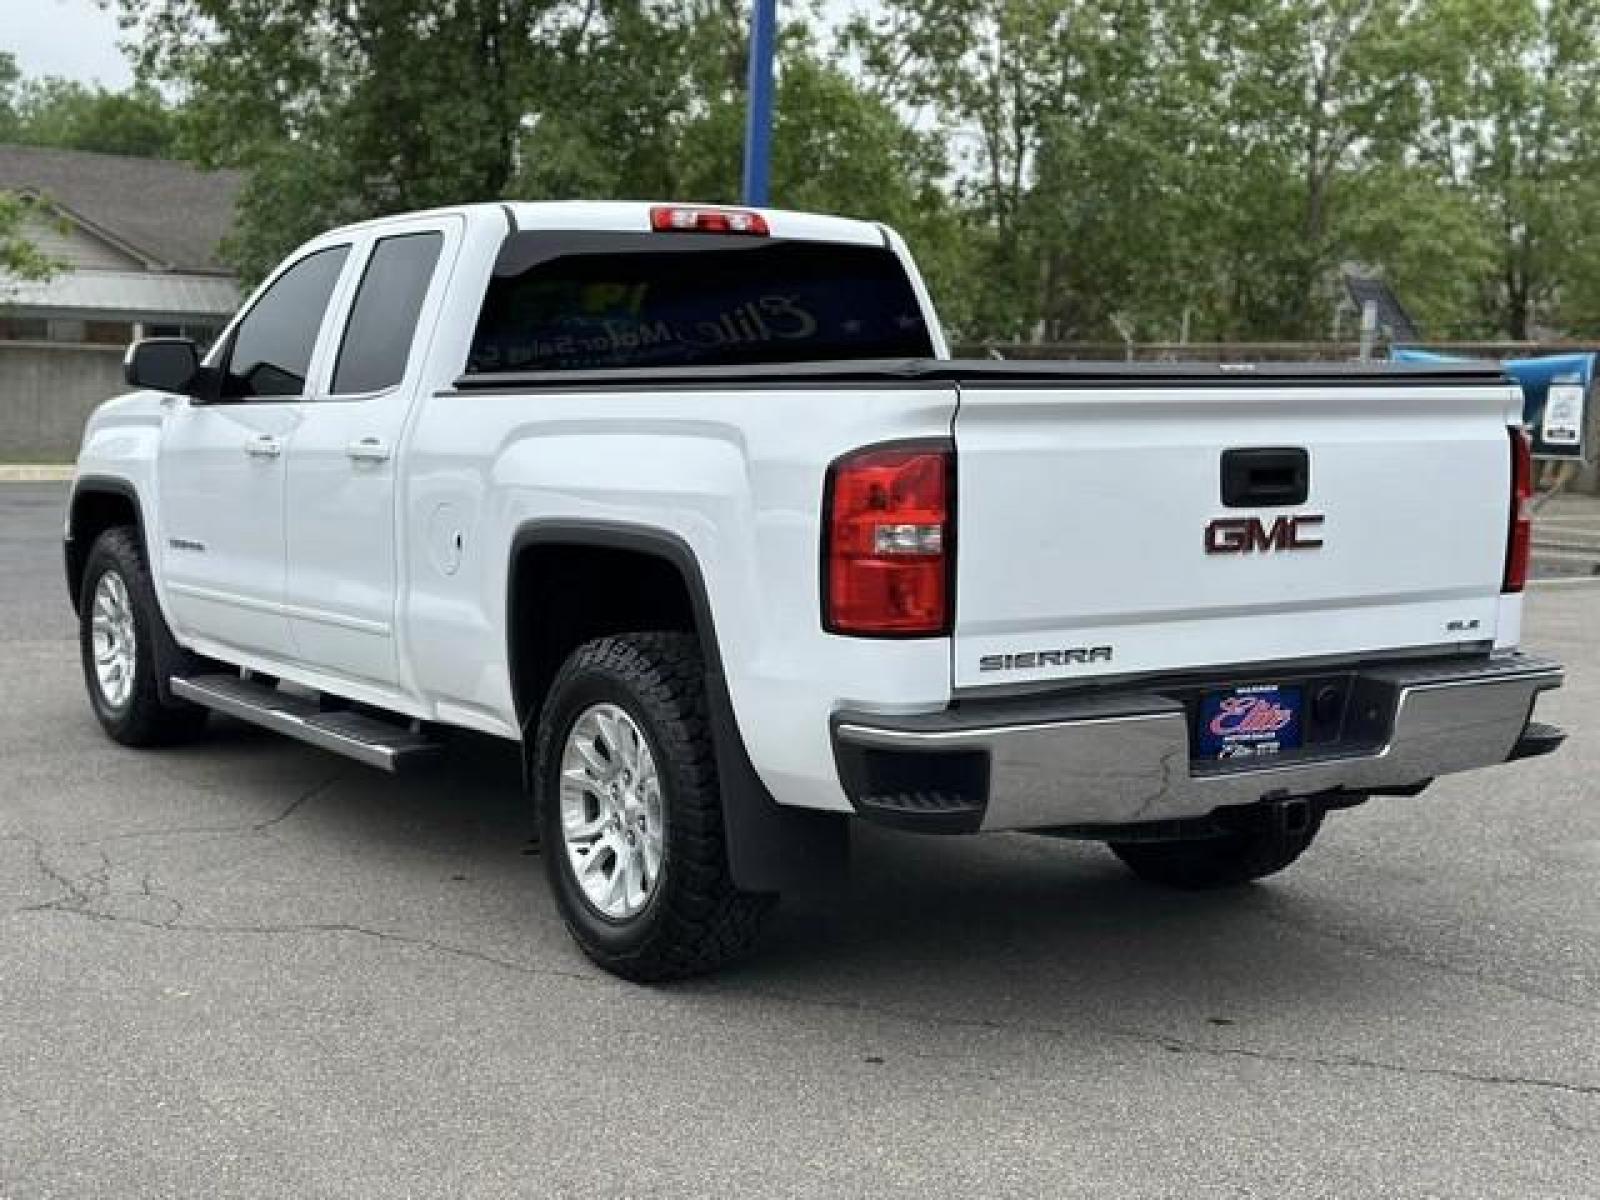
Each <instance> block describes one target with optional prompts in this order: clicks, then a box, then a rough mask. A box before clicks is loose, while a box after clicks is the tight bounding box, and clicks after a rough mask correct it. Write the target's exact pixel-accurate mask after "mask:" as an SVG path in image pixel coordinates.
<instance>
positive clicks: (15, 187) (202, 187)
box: [0, 144, 244, 274]
mask: <svg viewBox="0 0 1600 1200" xmlns="http://www.w3.org/2000/svg"><path fill="white" fill-rule="evenodd" d="M243 182H244V176H243V174H242V173H241V172H239V171H202V170H200V169H198V168H196V167H193V166H190V165H189V164H188V163H180V162H170V161H167V160H165V159H159V158H131V157H128V156H126V155H122V154H89V153H86V152H84V151H81V150H52V149H47V148H44V147H40V146H12V145H4V144H0V190H6V191H13V192H23V193H29V194H34V195H40V196H43V197H45V198H47V199H49V200H50V201H51V202H52V203H54V204H55V205H56V206H57V207H59V208H60V209H62V210H63V212H64V213H65V214H66V215H67V216H69V217H72V218H75V219H77V220H79V221H80V222H82V223H83V224H84V225H85V226H87V227H88V228H89V229H90V230H92V231H93V232H96V233H99V234H101V235H102V236H105V237H106V238H107V239H108V240H111V241H114V242H116V243H118V244H120V245H121V246H122V247H123V248H124V249H127V250H129V251H131V252H132V253H133V254H134V255H135V256H136V257H138V258H142V259H144V260H145V261H146V263H147V264H148V265H149V266H150V267H152V268H153V269H156V270H171V271H198V272H215V273H219V274H227V273H230V272H229V270H228V267H227V266H226V265H225V264H224V263H223V262H222V261H221V259H220V258H219V257H218V255H217V247H218V245H219V243H221V241H222V238H223V236H224V235H225V234H226V233H227V232H228V230H229V229H230V228H231V227H232V225H233V206H234V201H235V199H236V198H237V197H238V194H239V188H240V186H241V185H242V184H243Z"/></svg>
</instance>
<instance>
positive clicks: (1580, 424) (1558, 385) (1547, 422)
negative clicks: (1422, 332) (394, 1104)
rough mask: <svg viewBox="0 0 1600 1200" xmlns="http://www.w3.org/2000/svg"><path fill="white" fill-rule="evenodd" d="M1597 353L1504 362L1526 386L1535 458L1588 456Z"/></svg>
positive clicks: (1398, 358) (1428, 356)
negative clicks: (1587, 417) (1592, 391)
mask: <svg viewBox="0 0 1600 1200" xmlns="http://www.w3.org/2000/svg"><path fill="white" fill-rule="evenodd" d="M1391 357H1392V358H1393V359H1394V361H1395V362H1414V363H1427V362H1471V361H1473V360H1471V359H1467V358H1463V357H1461V356H1460V355H1454V354H1435V353H1433V352H1432V351H1429V350H1405V349H1398V348H1397V349H1396V350H1394V351H1393V352H1392V354H1391ZM1595 357H1596V356H1595V355H1594V354H1589V353H1585V354H1547V355H1544V356H1543V357H1540V358H1507V359H1502V360H1501V362H1500V365H1501V367H1502V368H1504V370H1505V373H1506V374H1507V375H1509V376H1510V377H1511V378H1512V379H1514V380H1515V381H1516V382H1517V383H1518V384H1520V385H1521V387H1522V423H1523V424H1524V425H1525V426H1526V427H1527V429H1528V432H1529V433H1530V434H1532V436H1533V453H1534V457H1536V458H1553V459H1576V460H1578V461H1580V462H1587V461H1588V460H1589V447H1588V439H1587V436H1586V434H1587V427H1588V422H1587V420H1586V414H1587V412H1588V407H1589V406H1588V400H1589V394H1590V391H1591V390H1592V389H1593V387H1594V379H1595Z"/></svg>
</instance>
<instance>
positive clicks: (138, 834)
mask: <svg viewBox="0 0 1600 1200" xmlns="http://www.w3.org/2000/svg"><path fill="white" fill-rule="evenodd" d="M348 778H349V776H348V775H346V774H343V773H341V774H338V775H335V776H333V777H332V778H330V779H323V780H320V781H319V782H317V783H314V784H312V785H311V786H310V787H309V788H306V789H305V790H304V791H302V792H301V793H300V794H299V795H298V796H296V797H295V798H294V799H293V800H291V801H290V802H289V804H288V805H287V806H286V807H284V809H283V810H282V811H281V812H279V813H277V814H276V815H275V816H271V817H268V818H267V819H266V820H264V821H252V822H249V823H248V824H244V825H175V826H170V827H168V828H165V829H134V830H130V831H129V832H127V833H110V834H105V835H103V836H101V837H95V838H83V839H80V840H78V841H75V842H72V843H71V844H72V845H74V846H99V845H104V844H106V843H109V842H131V841H138V840H140V839H143V838H164V837H205V836H211V837H226V836H228V835H230V834H241V833H263V832H265V831H266V830H268V829H272V828H274V827H275V826H278V825H281V824H282V823H283V822H284V821H287V820H288V819H289V818H290V817H292V816H294V814H295V813H297V812H299V811H300V809H301V808H302V807H304V806H305V805H306V804H308V803H310V802H311V801H312V800H315V799H317V798H318V797H319V796H322V795H325V794H326V793H327V792H329V791H331V790H332V789H333V787H334V786H335V785H336V784H339V783H343V782H344V781H345V780H346V779H348Z"/></svg>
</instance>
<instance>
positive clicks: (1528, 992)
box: [1258, 909, 1600, 1014]
mask: <svg viewBox="0 0 1600 1200" xmlns="http://www.w3.org/2000/svg"><path fill="white" fill-rule="evenodd" d="M1258 912H1259V913H1260V916H1261V917H1262V919H1263V920H1266V921H1268V922H1271V923H1272V924H1274V925H1279V926H1282V927H1283V928H1285V929H1292V930H1294V931H1295V932H1296V933H1299V934H1310V935H1311V936H1313V937H1319V938H1324V939H1326V940H1328V941H1331V942H1336V943H1337V944H1339V945H1340V946H1343V947H1344V948H1345V949H1347V950H1351V951H1354V952H1355V953H1357V954H1364V955H1366V956H1368V957H1369V958H1377V959H1382V960H1385V961H1388V962H1403V963H1409V964H1410V965H1412V966H1415V967H1422V968H1423V969H1425V970H1429V971H1437V972H1439V973H1440V974H1441V975H1449V976H1452V977H1453V978H1456V979H1464V980H1467V981H1468V982H1471V983H1476V984H1479V985H1480V986H1482V987H1492V988H1503V989H1505V990H1506V991H1508V992H1511V993H1512V994H1514V995H1517V996H1522V997H1524V998H1526V999H1529V1000H1543V1001H1544V1002H1545V1003H1547V1004H1555V1005H1558V1006H1560V1007H1562V1008H1570V1009H1573V1010H1575V1011H1577V1012H1581V1013H1589V1014H1593V1013H1600V1007H1596V1006H1595V1005H1592V1004H1585V1003H1583V1002H1582V1001H1581V1000H1573V999H1570V998H1568V997H1565V996H1557V995H1554V994H1552V993H1550V992H1546V991H1541V990H1540V989H1538V988H1531V987H1527V986H1525V985H1523V984H1519V983H1512V982H1510V981H1508V980H1504V979H1495V978H1493V977H1492V976H1489V975H1484V974H1482V973H1481V972H1478V971H1470V970H1464V969H1462V968H1461V967H1455V966H1451V965H1450V964H1449V963H1445V962H1440V961H1438V960H1437V959H1433V958H1429V957H1427V956H1426V955H1422V954H1417V953H1415V952H1413V951H1410V950H1405V949H1402V948H1401V947H1398V946H1389V945H1383V944H1382V943H1375V942H1372V941H1369V940H1366V939H1363V938H1361V937H1360V936H1358V935H1356V934H1354V933H1351V932H1349V931H1347V930H1342V929H1336V928H1334V927H1332V926H1326V925H1316V924H1312V923H1310V922H1302V921H1297V920H1295V919H1294V918H1292V917H1287V916H1283V915H1282V914H1279V913H1274V912H1269V911H1266V910H1264V909H1260V910H1258Z"/></svg>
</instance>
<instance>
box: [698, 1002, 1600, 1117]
mask: <svg viewBox="0 0 1600 1200" xmlns="http://www.w3.org/2000/svg"><path fill="white" fill-rule="evenodd" d="M705 990H706V991H707V992H710V993H718V992H721V993H723V994H736V993H737V994H742V995H746V996H750V997H752V998H755V999H763V1000H769V1001H774V1002H777V1003H779V1004H787V1005H793V1006H797V1007H809V1008H823V1009H832V1010H843V1011H848V1012H854V1013H858V1014H862V1015H866V1016H876V1017H884V1018H887V1019H889V1020H894V1021H906V1022H913V1023H917V1024H923V1025H931V1026H934V1027H943V1028H950V1029H981V1030H988V1031H993V1032H997V1033H1020V1034H1031V1035H1033V1036H1036V1037H1047V1038H1052V1039H1056V1040H1062V1041H1065V1040H1068V1039H1071V1038H1073V1037H1075V1036H1078V1035H1079V1034H1080V1033H1082V1032H1098V1033H1102V1034H1105V1035H1108V1036H1111V1037H1115V1038H1119V1039H1122V1040H1125V1041H1130V1042H1138V1043H1141V1044H1144V1045H1147V1046H1155V1047H1158V1048H1160V1049H1162V1050H1166V1051H1169V1052H1171V1053H1175V1054H1194V1055H1200V1056H1207V1057H1214V1058H1245V1059H1253V1060H1255V1061H1259V1062H1268V1063H1277V1064H1282V1065H1285V1066H1306V1067H1318V1068H1323V1069H1328V1070H1356V1071H1372V1072H1379V1073H1384V1074H1390V1075H1406V1076H1413V1077H1418V1078H1433V1079H1444V1080H1450V1081H1453V1082H1456V1083H1467V1084H1478V1085H1483V1086H1500V1087H1522V1088H1536V1089H1542V1090H1546V1091H1552V1092H1560V1093H1564V1094H1568V1095H1575V1096H1600V1084H1586V1083H1571V1082H1568V1081H1566V1080H1561V1079H1546V1078H1542V1077H1539V1076H1533V1075H1508V1074H1496V1073H1487V1072H1477V1071H1467V1070H1462V1069H1459V1068H1454V1067H1420V1066H1412V1065H1409V1064H1406V1063H1395V1062H1386V1061H1384V1060H1382V1059H1375V1058H1366V1057H1363V1056H1361V1055H1354V1054H1349V1055H1345V1054H1340V1055H1310V1054H1289V1053H1285V1052H1282V1051H1273V1050H1253V1049H1251V1048H1249V1047H1246V1046H1210V1045H1205V1044H1203V1043H1201V1042H1194V1041H1189V1040H1186V1039H1183V1038H1178V1037H1173V1036H1172V1035H1170V1034H1164V1033H1152V1032H1149V1031H1146V1030H1139V1029H1132V1028H1127V1027H1106V1026H1093V1025H1089V1026H1085V1027H1084V1028H1083V1029H1082V1030H1074V1029H1069V1028H1066V1027H1064V1026H1060V1025H1046V1024H1041V1023H1037V1022H1031V1021H1003V1020H999V1019H997V1018H993V1017H963V1016H955V1015H952V1014H949V1013H920V1012H912V1011H908V1010H906V1009H901V1008H896V1007H895V1006H893V1005H888V1004H874V1003H871V1002H869V1001H865V1000H851V999H818V998H814V997H809V996H798V995H795V994H793V993H788V992H773V991H767V990H764V989H749V990H744V989H737V988H727V987H720V986H717V985H711V986H710V987H708V988H706V989H705Z"/></svg>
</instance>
